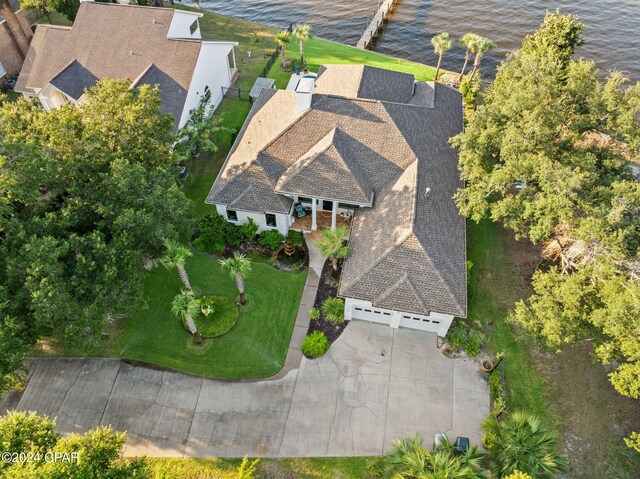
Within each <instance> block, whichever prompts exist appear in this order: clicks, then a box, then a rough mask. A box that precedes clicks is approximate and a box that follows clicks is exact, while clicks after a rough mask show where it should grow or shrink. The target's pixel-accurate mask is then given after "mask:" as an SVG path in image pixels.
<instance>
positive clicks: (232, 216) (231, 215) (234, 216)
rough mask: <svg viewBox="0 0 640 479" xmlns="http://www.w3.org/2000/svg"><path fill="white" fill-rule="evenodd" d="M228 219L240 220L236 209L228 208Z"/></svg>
mask: <svg viewBox="0 0 640 479" xmlns="http://www.w3.org/2000/svg"><path fill="white" fill-rule="evenodd" d="M227 219H228V220H229V221H238V212H237V211H234V210H227Z"/></svg>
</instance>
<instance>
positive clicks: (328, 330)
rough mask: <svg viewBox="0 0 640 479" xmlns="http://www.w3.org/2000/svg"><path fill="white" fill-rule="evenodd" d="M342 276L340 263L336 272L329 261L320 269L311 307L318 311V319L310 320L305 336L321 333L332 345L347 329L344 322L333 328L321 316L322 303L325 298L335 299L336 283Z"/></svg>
mask: <svg viewBox="0 0 640 479" xmlns="http://www.w3.org/2000/svg"><path fill="white" fill-rule="evenodd" d="M341 274H342V263H341V262H340V263H338V272H337V273H336V272H334V271H333V267H332V266H331V261H329V260H327V261H325V263H324V266H323V267H322V274H321V275H320V282H319V283H318V292H317V293H316V300H315V302H314V303H313V307H314V308H316V309H318V310H319V311H320V319H312V320H311V321H310V322H309V330H308V331H307V334H310V333H312V332H314V331H322V332H323V333H324V335H325V336H326V337H327V339H328V340H329V342H330V343H333V342H334V341H335V340H336V339H338V338H339V337H340V335H341V334H342V332H343V331H344V328H346V327H347V322H346V321H345V322H344V323H342V324H341V325H340V326H335V325H333V324H331V323H330V322H329V321H327V320H326V319H324V315H323V314H322V303H324V300H325V299H327V298H335V297H336V295H337V294H338V282H339V280H340V275H341Z"/></svg>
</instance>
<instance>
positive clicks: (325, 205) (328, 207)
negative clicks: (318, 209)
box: [322, 200, 333, 211]
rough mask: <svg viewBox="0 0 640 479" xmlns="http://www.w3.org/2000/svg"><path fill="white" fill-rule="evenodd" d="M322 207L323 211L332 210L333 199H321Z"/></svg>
mask: <svg viewBox="0 0 640 479" xmlns="http://www.w3.org/2000/svg"><path fill="white" fill-rule="evenodd" d="M322 209H323V210H324V211H333V201H327V200H322Z"/></svg>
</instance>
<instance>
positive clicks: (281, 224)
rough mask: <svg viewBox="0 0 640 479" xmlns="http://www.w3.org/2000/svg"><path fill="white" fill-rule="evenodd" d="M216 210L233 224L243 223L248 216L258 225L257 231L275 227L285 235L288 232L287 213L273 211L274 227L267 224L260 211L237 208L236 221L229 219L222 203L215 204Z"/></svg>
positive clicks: (247, 219) (246, 220)
mask: <svg viewBox="0 0 640 479" xmlns="http://www.w3.org/2000/svg"><path fill="white" fill-rule="evenodd" d="M216 210H217V211H218V214H219V215H222V216H224V217H225V218H226V219H227V221H229V222H230V223H233V224H235V225H243V224H245V223H248V222H249V218H251V219H253V221H254V223H255V224H256V225H258V233H261V232H262V231H265V230H274V229H277V230H278V231H279V232H280V234H282V235H284V236H286V235H287V233H288V232H289V215H285V214H282V213H274V214H275V215H276V225H277V226H276V227H275V228H274V227H272V226H267V218H266V216H265V215H264V214H261V213H251V212H248V211H240V210H237V211H236V214H237V215H238V221H230V220H229V217H228V216H227V208H226V206H224V205H216Z"/></svg>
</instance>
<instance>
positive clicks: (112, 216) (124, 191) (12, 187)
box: [0, 80, 190, 389]
mask: <svg viewBox="0 0 640 479" xmlns="http://www.w3.org/2000/svg"><path fill="white" fill-rule="evenodd" d="M129 86H130V83H129V82H126V81H111V80H105V81H102V82H99V83H98V84H97V85H96V86H95V87H94V88H92V89H91V90H90V91H89V92H87V94H86V95H85V98H84V99H83V102H82V103H80V104H78V105H77V106H75V105H72V104H67V105H64V106H63V107H62V108H60V109H57V110H53V111H51V112H45V111H44V110H42V109H41V108H40V106H39V105H37V104H36V103H35V102H31V103H29V102H26V101H23V100H21V101H18V102H16V103H5V104H3V105H2V106H0V304H2V309H1V310H0V322H1V323H2V324H1V327H0V330H1V331H2V333H1V334H0V352H1V353H2V357H1V358H0V367H1V368H2V371H0V381H1V382H0V389H6V388H10V387H11V386H14V385H15V382H16V381H19V379H20V374H17V375H16V374H14V373H15V371H16V366H18V365H19V363H21V362H22V357H23V356H24V354H25V352H26V351H27V350H28V348H29V347H30V346H31V345H33V344H34V343H35V342H36V340H38V339H39V338H42V337H46V336H49V335H52V334H56V335H60V336H64V337H66V339H67V340H68V341H69V342H70V343H75V344H77V345H80V344H81V345H83V346H84V347H87V348H88V347H90V346H91V345H92V344H93V343H95V342H97V341H100V340H102V339H103V334H102V330H103V326H104V324H105V323H106V321H107V320H108V318H109V317H113V316H114V315H115V314H118V313H122V312H124V311H126V309H127V307H128V306H129V305H130V304H131V303H132V302H133V301H135V300H136V299H137V298H139V297H140V293H141V284H140V277H141V274H140V273H141V269H142V264H143V260H144V259H146V258H153V257H157V256H158V255H159V254H160V253H161V251H162V244H163V239H164V238H177V237H179V236H181V235H183V234H184V232H185V231H186V228H187V226H188V222H189V210H190V208H189V202H188V200H187V199H186V197H185V196H184V194H183V192H182V191H181V189H180V188H179V185H178V184H177V179H176V176H177V175H176V170H177V161H176V159H175V158H174V156H173V155H172V153H171V150H170V144H171V142H172V139H173V137H172V135H171V131H172V128H173V119H172V118H171V117H170V116H168V115H165V114H163V113H162V112H161V111H160V109H159V107H160V102H161V100H160V97H159V95H158V91H157V89H154V88H151V87H148V86H143V87H141V88H139V89H130V88H129ZM19 369H20V368H19Z"/></svg>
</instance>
